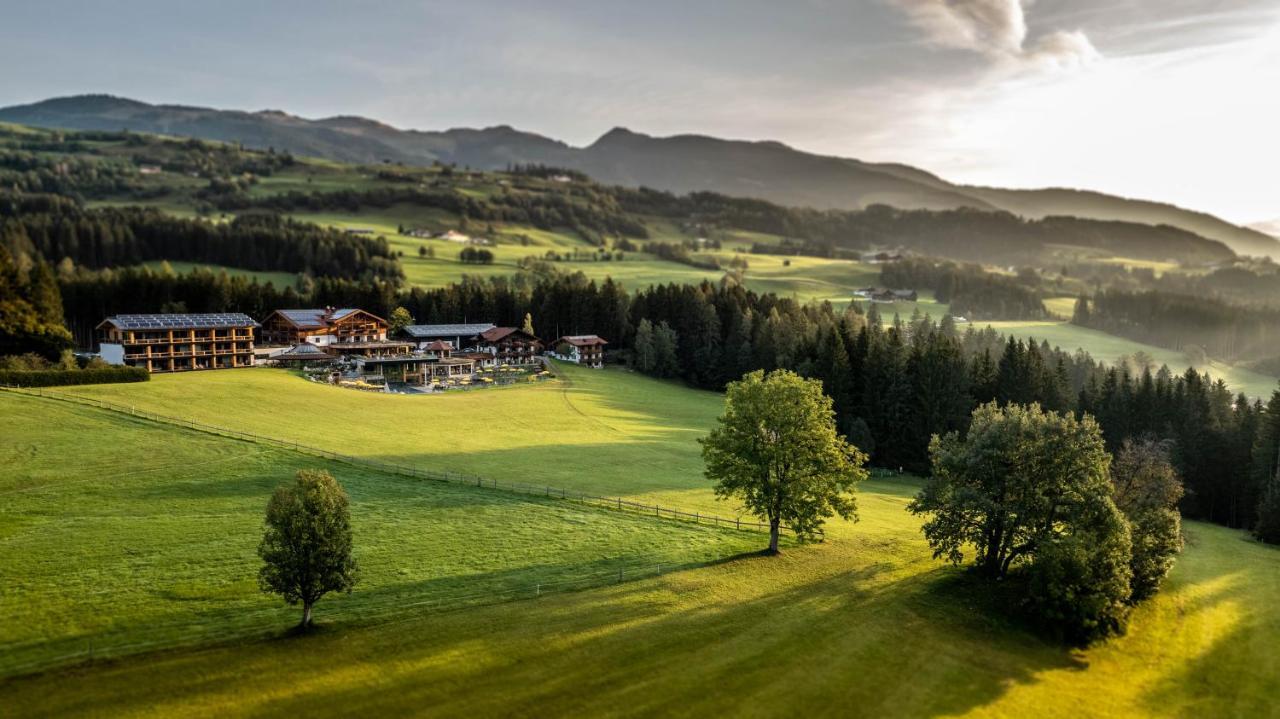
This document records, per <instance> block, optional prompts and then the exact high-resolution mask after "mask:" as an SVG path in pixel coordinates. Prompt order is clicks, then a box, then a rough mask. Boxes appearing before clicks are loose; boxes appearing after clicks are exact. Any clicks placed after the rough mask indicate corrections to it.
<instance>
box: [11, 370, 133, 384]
mask: <svg viewBox="0 0 1280 719" xmlns="http://www.w3.org/2000/svg"><path fill="white" fill-rule="evenodd" d="M149 379H151V373H150V372H148V371H147V369H146V368H145V367H99V368H97V369H37V370H0V386H8V387H57V386H60V385H67V384H115V383H117V382H146V381H147V380H149Z"/></svg>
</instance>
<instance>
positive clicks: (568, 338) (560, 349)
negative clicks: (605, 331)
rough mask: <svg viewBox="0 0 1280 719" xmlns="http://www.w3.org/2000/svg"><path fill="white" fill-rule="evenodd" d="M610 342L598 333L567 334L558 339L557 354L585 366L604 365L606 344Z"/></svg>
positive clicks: (561, 357)
mask: <svg viewBox="0 0 1280 719" xmlns="http://www.w3.org/2000/svg"><path fill="white" fill-rule="evenodd" d="M607 344H609V343H608V342H607V341H606V340H604V339H602V338H601V337H600V336H598V335H565V336H564V337H561V338H560V339H558V340H556V343H555V346H554V349H555V352H554V354H555V356H556V357H559V358H560V359H563V360H567V361H569V362H576V363H578V364H580V365H583V366H585V367H595V368H597V369H598V368H600V367H603V366H604V346H605V345H607Z"/></svg>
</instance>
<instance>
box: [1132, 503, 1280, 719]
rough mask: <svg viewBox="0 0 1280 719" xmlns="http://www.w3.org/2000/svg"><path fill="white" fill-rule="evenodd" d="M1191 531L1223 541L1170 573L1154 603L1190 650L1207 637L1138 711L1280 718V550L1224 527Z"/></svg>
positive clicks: (1196, 527)
mask: <svg viewBox="0 0 1280 719" xmlns="http://www.w3.org/2000/svg"><path fill="white" fill-rule="evenodd" d="M1190 531H1194V532H1196V533H1201V532H1203V533H1214V534H1218V535H1221V536H1222V537H1223V539H1224V540H1225V541H1222V542H1220V543H1218V546H1217V547H1216V549H1217V551H1216V552H1213V553H1212V554H1209V555H1207V556H1205V557H1203V558H1200V557H1197V558H1195V560H1194V561H1195V564H1192V565H1189V566H1187V567H1181V566H1179V567H1176V568H1175V570H1174V576H1173V577H1171V579H1170V581H1167V582H1166V586H1165V588H1164V589H1163V591H1162V594H1161V595H1160V596H1162V597H1163V598H1164V599H1165V601H1168V602H1170V603H1172V604H1173V605H1174V606H1175V607H1176V610H1177V612H1178V620H1179V621H1178V624H1177V627H1178V629H1179V631H1180V632H1181V633H1184V634H1187V635H1189V637H1190V639H1191V640H1192V641H1194V642H1196V643H1200V642H1202V641H1203V638H1204V637H1205V636H1212V637H1213V638H1212V640H1211V641H1210V642H1209V643H1208V644H1207V646H1205V647H1204V648H1203V650H1202V651H1200V652H1199V653H1198V654H1196V655H1195V656H1194V657H1192V658H1190V659H1189V660H1188V661H1185V662H1181V663H1178V664H1175V665H1173V666H1170V667H1168V671H1167V672H1166V673H1165V675H1164V676H1162V677H1161V678H1160V679H1159V681H1157V682H1156V683H1155V685H1154V686H1153V687H1152V688H1151V689H1150V690H1148V691H1147V692H1146V693H1145V695H1144V696H1143V698H1142V700H1143V704H1144V705H1145V706H1146V707H1147V708H1148V709H1149V710H1150V711H1152V712H1153V713H1160V714H1164V715H1167V716H1177V717H1187V718H1188V719H1197V718H1199V717H1206V716H1233V717H1267V716H1277V715H1280V714H1278V712H1280V709H1278V708H1277V707H1280V547H1274V546H1267V545H1264V544H1261V543H1258V542H1256V541H1254V540H1253V539H1252V538H1250V537H1248V535H1247V534H1245V533H1244V532H1241V531H1238V530H1230V529H1226V528H1223V527H1211V526H1208V525H1202V524H1199V523H1194V527H1193V529H1192V530H1190ZM1189 544H1190V542H1189ZM1184 561H1185V559H1184ZM1181 570H1185V576H1184V575H1183V574H1182V573H1181ZM1224 625H1226V626H1227V627H1228V628H1227V629H1225V630H1223V629H1222V627H1223V626H1224ZM1183 641H1187V638H1183Z"/></svg>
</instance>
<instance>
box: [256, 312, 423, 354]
mask: <svg viewBox="0 0 1280 719" xmlns="http://www.w3.org/2000/svg"><path fill="white" fill-rule="evenodd" d="M389 328H390V325H389V324H388V323H387V321H386V320H384V319H382V318H381V317H378V316H377V315H375V314H373V313H371V312H366V311H364V310H361V309H355V308H350V307H346V308H341V309H335V308H333V307H325V308H323V309H310V310H276V311H275V312H272V313H271V315H270V316H268V317H267V319H265V320H263V322H262V341H263V344H267V345H282V346H291V345H299V344H311V345H314V346H316V347H319V348H321V349H322V350H324V351H325V352H327V353H328V354H331V355H368V356H372V355H383V354H408V353H410V352H412V351H413V343H411V342H399V341H392V340H388V339H387V330H388V329H389Z"/></svg>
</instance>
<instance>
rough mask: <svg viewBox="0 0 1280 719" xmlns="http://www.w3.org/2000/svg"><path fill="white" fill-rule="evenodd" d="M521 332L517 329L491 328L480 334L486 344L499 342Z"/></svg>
mask: <svg viewBox="0 0 1280 719" xmlns="http://www.w3.org/2000/svg"><path fill="white" fill-rule="evenodd" d="M519 331H520V330H519V328H516V327H490V328H489V329H487V330H485V331H484V332H481V333H480V338H481V339H483V340H485V341H486V342H497V341H498V340H500V339H502V338H504V337H507V336H508V335H510V334H512V333H514V332H519Z"/></svg>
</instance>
